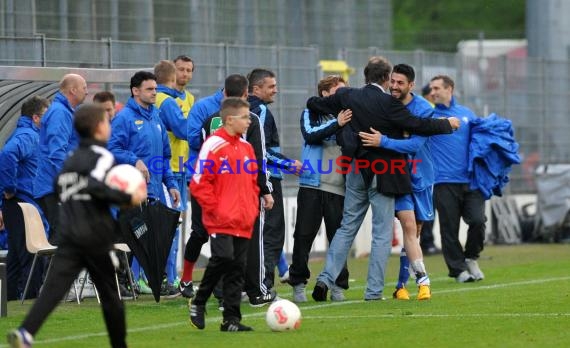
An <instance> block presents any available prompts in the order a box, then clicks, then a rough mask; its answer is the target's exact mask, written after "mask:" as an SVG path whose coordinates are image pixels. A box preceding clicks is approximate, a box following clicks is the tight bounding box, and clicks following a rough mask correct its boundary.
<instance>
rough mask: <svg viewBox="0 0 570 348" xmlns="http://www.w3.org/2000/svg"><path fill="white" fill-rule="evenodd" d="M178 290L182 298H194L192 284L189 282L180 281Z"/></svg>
mask: <svg viewBox="0 0 570 348" xmlns="http://www.w3.org/2000/svg"><path fill="white" fill-rule="evenodd" d="M178 290H180V293H181V294H182V296H184V297H186V298H193V297H194V294H195V293H194V284H192V282H191V281H189V282H183V281H181V282H180V284H178Z"/></svg>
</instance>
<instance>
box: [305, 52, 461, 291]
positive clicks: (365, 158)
mask: <svg viewBox="0 0 570 348" xmlns="http://www.w3.org/2000/svg"><path fill="white" fill-rule="evenodd" d="M391 70H392V66H391V64H390V63H389V62H388V60H386V59H385V58H383V57H372V58H371V59H370V60H369V62H368V64H367V66H366V67H365V69H364V76H365V79H366V83H367V85H366V86H364V87H362V88H340V89H338V91H337V92H336V93H335V94H334V95H332V96H329V97H313V98H310V99H309V100H308V101H307V108H308V109H310V110H311V111H314V112H317V113H321V114H333V115H336V114H338V113H339V112H340V111H341V110H346V109H350V110H352V121H351V122H350V123H349V124H348V125H347V126H346V127H343V128H342V130H341V133H340V134H339V137H338V138H340V139H339V141H340V143H341V144H340V145H341V146H342V150H343V155H344V156H348V157H350V158H351V162H350V166H348V165H347V166H343V170H344V171H345V172H346V174H347V175H346V196H345V202H344V213H343V219H342V224H341V227H340V228H339V229H338V230H337V232H336V234H335V237H334V238H333V240H332V242H331V245H330V247H329V250H328V252H327V258H326V263H325V269H324V270H323V271H322V272H321V274H319V276H318V277H317V284H316V285H315V289H314V291H313V299H314V300H315V301H326V298H327V291H328V289H329V288H330V287H331V286H332V285H333V284H334V281H335V279H336V278H337V277H338V274H339V273H340V271H341V270H342V268H343V266H344V263H345V261H346V259H347V256H348V252H349V250H350V247H351V245H352V242H353V241H354V238H355V237H356V234H357V232H358V229H359V228H360V225H361V224H362V221H363V220H364V217H365V215H366V211H367V210H368V206H369V205H372V246H371V251H370V259H369V265H368V279H367V287H366V291H365V293H364V299H365V300H380V299H382V295H383V289H384V270H385V267H386V264H387V261H388V256H389V255H390V249H391V241H392V223H393V217H394V196H395V195H400V194H409V193H411V182H410V176H409V172H408V168H407V167H408V165H407V162H406V160H405V157H404V155H402V154H400V153H397V152H394V151H391V150H387V149H384V148H380V147H365V146H366V145H369V144H372V143H374V141H377V140H376V139H374V137H375V136H377V135H376V134H372V133H369V132H371V128H373V129H376V130H379V131H380V132H381V133H382V134H386V135H387V136H389V137H391V138H395V139H401V138H403V135H404V131H406V132H409V133H414V134H420V135H433V134H446V133H451V132H452V130H453V129H456V128H458V127H459V120H458V119H456V118H448V119H445V120H440V119H427V118H418V117H415V116H413V115H412V114H410V112H409V111H408V110H407V109H406V108H405V106H404V105H403V104H402V103H401V102H400V101H399V100H397V99H396V98H394V97H392V96H391V95H390V94H387V93H385V91H386V90H387V87H388V83H389V79H390V72H391ZM359 134H360V136H359ZM361 137H362V140H361Z"/></svg>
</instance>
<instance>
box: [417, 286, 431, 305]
mask: <svg viewBox="0 0 570 348" xmlns="http://www.w3.org/2000/svg"><path fill="white" fill-rule="evenodd" d="M430 298H431V289H430V288H429V285H420V286H418V301H423V300H429V299H430Z"/></svg>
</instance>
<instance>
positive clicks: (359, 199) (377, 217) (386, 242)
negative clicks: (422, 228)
mask: <svg viewBox="0 0 570 348" xmlns="http://www.w3.org/2000/svg"><path fill="white" fill-rule="evenodd" d="M354 171H355V169H354V162H352V163H351V171H350V173H348V174H347V175H346V194H345V196H344V212H343V216H342V222H341V226H340V228H339V229H338V230H337V231H336V234H335V236H334V237H333V240H332V242H331V244H330V246H329V250H328V251H327V257H326V261H325V269H324V270H323V271H322V272H321V274H319V276H318V277H317V281H322V282H324V283H325V284H326V285H327V286H328V287H329V288H331V287H332V286H333V285H334V284H335V280H336V279H337V277H338V275H339V274H340V272H341V271H342V269H343V268H344V266H345V262H346V260H347V258H348V253H349V251H350V247H351V246H352V242H353V241H354V238H355V237H356V234H357V233H358V230H359V229H360V225H362V221H363V220H364V217H365V216H366V212H367V211H368V207H369V205H372V247H371V250H370V257H369V260H368V278H367V281H366V282H367V285H366V291H365V292H364V299H365V300H375V299H380V298H382V293H383V290H384V272H385V270H386V265H387V263H388V257H389V256H390V251H391V249H392V226H393V222H394V198H393V197H388V196H385V195H383V194H381V193H379V192H378V191H377V189H376V178H374V179H373V180H372V183H371V184H370V186H369V187H367V186H366V184H365V183H364V180H363V179H362V174H361V173H354Z"/></svg>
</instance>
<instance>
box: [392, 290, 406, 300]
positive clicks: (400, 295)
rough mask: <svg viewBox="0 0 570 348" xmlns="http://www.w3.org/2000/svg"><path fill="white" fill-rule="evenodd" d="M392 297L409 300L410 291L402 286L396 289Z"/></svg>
mask: <svg viewBox="0 0 570 348" xmlns="http://www.w3.org/2000/svg"><path fill="white" fill-rule="evenodd" d="M392 297H393V298H394V299H396V300H409V299H410V293H409V292H408V289H406V288H405V287H401V288H399V289H396V291H394V293H393V294H392Z"/></svg>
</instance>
